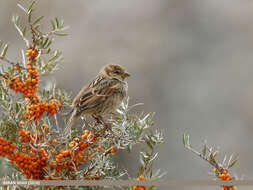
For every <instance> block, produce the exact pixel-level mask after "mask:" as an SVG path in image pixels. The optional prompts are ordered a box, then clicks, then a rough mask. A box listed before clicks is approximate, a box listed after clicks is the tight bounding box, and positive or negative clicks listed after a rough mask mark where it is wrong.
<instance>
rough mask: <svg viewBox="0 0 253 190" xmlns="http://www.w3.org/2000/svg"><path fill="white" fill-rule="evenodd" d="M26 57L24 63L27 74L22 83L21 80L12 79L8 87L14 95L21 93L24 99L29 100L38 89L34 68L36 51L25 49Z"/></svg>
mask: <svg viewBox="0 0 253 190" xmlns="http://www.w3.org/2000/svg"><path fill="white" fill-rule="evenodd" d="M26 56H27V57H28V62H27V63H26V64H27V74H26V77H25V79H24V81H23V82H22V80H21V78H19V77H14V78H13V79H12V80H11V82H10V84H9V87H10V88H11V89H12V90H14V91H15V92H16V93H17V92H21V93H23V94H24V96H25V97H26V98H31V97H33V96H34V94H35V93H36V92H37V89H38V81H39V77H38V72H37V67H36V66H34V64H35V63H36V62H37V60H36V57H37V56H38V50H37V49H35V50H32V49H27V54H26Z"/></svg>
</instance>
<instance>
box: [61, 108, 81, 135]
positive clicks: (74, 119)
mask: <svg viewBox="0 0 253 190" xmlns="http://www.w3.org/2000/svg"><path fill="white" fill-rule="evenodd" d="M78 118H79V116H77V114H76V109H73V111H72V114H71V116H70V118H69V120H68V122H67V125H66V128H65V129H64V131H63V135H67V134H68V133H69V132H70V129H71V127H72V126H73V124H74V123H75V122H76V120H77V119H78Z"/></svg>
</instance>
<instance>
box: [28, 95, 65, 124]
mask: <svg viewBox="0 0 253 190" xmlns="http://www.w3.org/2000/svg"><path fill="white" fill-rule="evenodd" d="M27 104H28V106H27V111H26V117H27V119H31V118H33V119H34V121H36V122H37V121H39V120H40V118H41V116H42V115H43V113H44V112H47V113H49V114H50V115H51V116H52V115H54V114H56V113H57V112H58V111H59V110H60V108H61V106H62V104H61V103H60V102H59V101H58V100H56V99H52V100H50V101H49V102H48V101H47V100H44V101H43V100H41V101H39V98H38V95H37V94H35V96H34V97H33V101H32V102H31V101H30V100H28V103H27Z"/></svg>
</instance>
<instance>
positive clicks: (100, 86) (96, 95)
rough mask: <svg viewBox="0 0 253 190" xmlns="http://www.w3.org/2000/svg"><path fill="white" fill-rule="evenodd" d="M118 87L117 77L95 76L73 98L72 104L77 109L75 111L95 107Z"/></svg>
mask: <svg viewBox="0 0 253 190" xmlns="http://www.w3.org/2000/svg"><path fill="white" fill-rule="evenodd" d="M118 89H119V81H118V80H117V79H108V78H106V79H105V78H103V77H97V78H96V79H95V80H93V81H92V82H91V83H90V84H89V85H88V86H87V87H84V88H83V89H82V90H81V91H80V93H79V95H78V96H77V98H76V99H75V100H74V105H75V106H76V107H77V109H78V111H77V112H83V111H85V110H89V109H92V108H95V107H96V106H97V105H99V104H101V103H102V102H103V101H105V100H106V98H107V97H108V96H111V95H113V93H115V92H116V91H117V90H118Z"/></svg>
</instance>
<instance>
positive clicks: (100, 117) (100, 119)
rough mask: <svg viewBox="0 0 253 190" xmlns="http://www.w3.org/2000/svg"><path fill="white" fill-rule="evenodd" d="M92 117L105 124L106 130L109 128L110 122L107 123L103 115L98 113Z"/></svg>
mask: <svg viewBox="0 0 253 190" xmlns="http://www.w3.org/2000/svg"><path fill="white" fill-rule="evenodd" d="M92 117H93V118H94V119H95V120H96V121H97V123H100V124H102V125H104V127H105V131H106V130H107V129H108V128H109V125H108V123H106V122H105V121H104V119H103V117H102V116H98V115H92Z"/></svg>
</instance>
